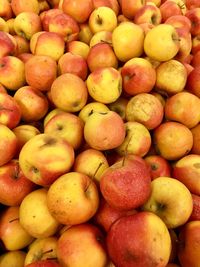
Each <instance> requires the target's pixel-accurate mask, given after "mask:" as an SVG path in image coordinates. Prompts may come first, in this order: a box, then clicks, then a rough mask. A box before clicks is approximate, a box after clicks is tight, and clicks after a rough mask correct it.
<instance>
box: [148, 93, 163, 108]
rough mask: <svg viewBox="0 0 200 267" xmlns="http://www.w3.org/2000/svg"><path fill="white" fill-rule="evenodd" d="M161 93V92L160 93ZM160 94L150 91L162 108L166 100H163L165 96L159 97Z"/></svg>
mask: <svg viewBox="0 0 200 267" xmlns="http://www.w3.org/2000/svg"><path fill="white" fill-rule="evenodd" d="M161 93H162V92H161ZM161 93H158V92H156V91H152V92H151V94H152V95H154V96H155V97H156V98H157V99H158V100H159V101H160V103H161V104H162V106H163V108H164V107H165V103H166V99H165V95H164V94H163V95H161Z"/></svg>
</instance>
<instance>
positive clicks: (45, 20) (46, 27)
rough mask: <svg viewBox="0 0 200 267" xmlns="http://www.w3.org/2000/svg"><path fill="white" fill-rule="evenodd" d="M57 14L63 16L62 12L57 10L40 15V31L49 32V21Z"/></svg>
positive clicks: (50, 10)
mask: <svg viewBox="0 0 200 267" xmlns="http://www.w3.org/2000/svg"><path fill="white" fill-rule="evenodd" d="M58 14H63V11H62V10H60V9H58V8H53V9H49V10H46V11H44V12H41V13H40V19H41V23H42V29H43V30H44V31H49V21H50V20H51V19H53V18H54V17H55V16H57V15H58Z"/></svg>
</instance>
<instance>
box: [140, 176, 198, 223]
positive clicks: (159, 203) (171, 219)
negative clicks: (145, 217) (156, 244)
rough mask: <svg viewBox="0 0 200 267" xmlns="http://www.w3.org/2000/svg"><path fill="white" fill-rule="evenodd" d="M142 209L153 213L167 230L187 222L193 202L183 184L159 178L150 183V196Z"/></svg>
mask: <svg viewBox="0 0 200 267" xmlns="http://www.w3.org/2000/svg"><path fill="white" fill-rule="evenodd" d="M142 209H143V210H145V211H149V212H154V213H155V214H156V215H157V216H159V217H160V218H161V219H162V220H163V221H164V223H165V224H166V226H167V227H168V228H176V227H178V226H181V225H183V224H185V223H186V222H187V221H188V219H189V217H190V215H191V213H192V209H193V200H192V196H191V193H190V191H189V189H188V188H187V187H186V186H185V185H184V184H183V183H181V182H180V181H178V180H176V179H174V178H170V177H162V176H161V177H158V178H156V179H154V180H153V181H152V182H151V195H150V197H149V199H148V200H147V202H146V203H145V204H144V205H143V207H142Z"/></svg>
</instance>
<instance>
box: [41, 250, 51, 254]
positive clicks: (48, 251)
mask: <svg viewBox="0 0 200 267" xmlns="http://www.w3.org/2000/svg"><path fill="white" fill-rule="evenodd" d="M50 252H53V249H49V250H47V251H45V252H43V253H42V255H45V254H47V253H50Z"/></svg>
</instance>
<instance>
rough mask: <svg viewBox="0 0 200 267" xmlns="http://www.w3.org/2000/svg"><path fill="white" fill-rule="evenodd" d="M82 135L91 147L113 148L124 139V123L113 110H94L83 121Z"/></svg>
mask: <svg viewBox="0 0 200 267" xmlns="http://www.w3.org/2000/svg"><path fill="white" fill-rule="evenodd" d="M84 137H85V140H86V142H87V143H88V144H89V146H90V147H91V148H94V149H97V150H108V149H113V148H116V147H118V146H119V145H121V144H122V142H123V141H124V138H125V125H124V122H123V120H122V118H121V117H120V116H119V115H118V114H117V113H116V112H114V111H107V112H94V113H93V114H91V115H90V116H89V118H88V119H87V121H86V122H85V126H84Z"/></svg>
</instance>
